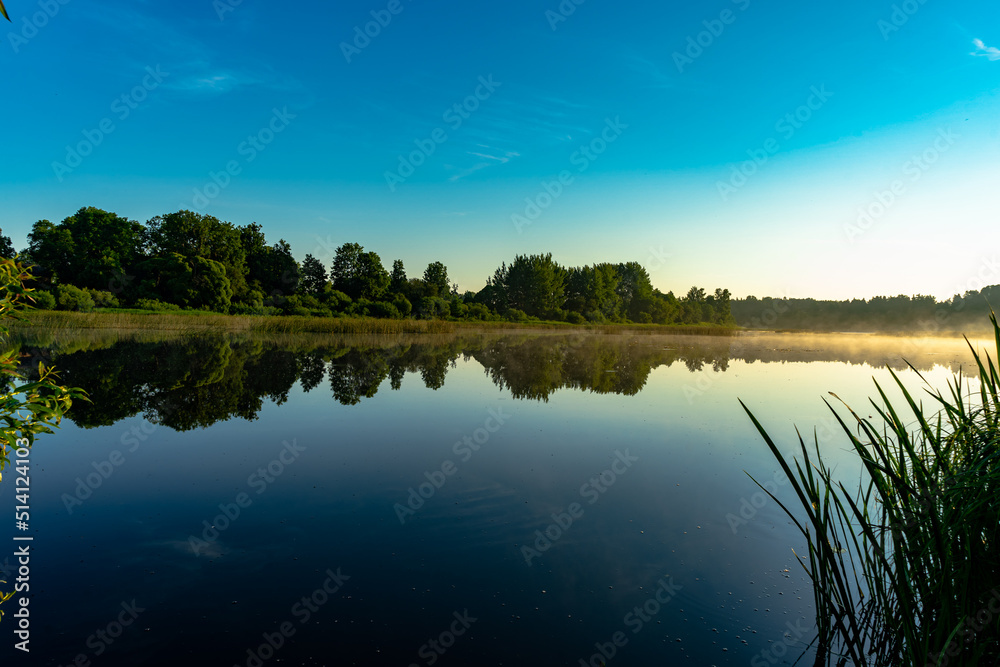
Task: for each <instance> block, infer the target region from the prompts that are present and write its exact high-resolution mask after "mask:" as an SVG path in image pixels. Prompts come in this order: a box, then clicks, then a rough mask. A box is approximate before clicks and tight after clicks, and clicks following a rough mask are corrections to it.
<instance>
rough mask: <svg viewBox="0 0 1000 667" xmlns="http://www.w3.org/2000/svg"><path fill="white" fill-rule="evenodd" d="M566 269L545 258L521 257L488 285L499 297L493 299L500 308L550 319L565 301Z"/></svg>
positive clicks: (544, 256) (502, 267) (501, 271)
mask: <svg viewBox="0 0 1000 667" xmlns="http://www.w3.org/2000/svg"><path fill="white" fill-rule="evenodd" d="M565 281H566V270H565V269H563V268H562V267H561V266H559V264H557V263H556V262H555V261H553V259H552V253H548V254H546V255H530V256H529V255H518V256H517V257H515V258H514V261H513V262H512V263H511V265H510V266H507V264H506V263H504V264H503V265H501V266H500V268H498V269H497V270H496V272H495V273H494V274H493V279H492V281H490V283H489V285H490V286H492V287H493V288H494V289H495V290H497V291H499V292H500V294H499V295H497V294H491V295H490V297H491V298H492V300H493V301H494V303H496V304H497V305H498V306H500V305H501V304H503V305H504V306H505V307H506V308H508V309H510V308H512V309H515V310H521V311H524V312H525V313H527V314H528V315H531V316H533V317H551V316H553V315H554V313H555V311H556V310H558V309H559V308H561V307H562V305H563V302H564V301H565V296H564V285H565Z"/></svg>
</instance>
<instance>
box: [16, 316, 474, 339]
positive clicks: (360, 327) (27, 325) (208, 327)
mask: <svg viewBox="0 0 1000 667" xmlns="http://www.w3.org/2000/svg"><path fill="white" fill-rule="evenodd" d="M12 328H13V330H17V331H23V330H25V329H32V328H42V329H45V330H49V331H59V330H66V329H73V330H76V329H113V330H116V331H119V332H124V331H140V330H155V331H176V332H183V333H208V332H220V333H222V332H233V333H243V332H245V333H281V334H284V333H328V334H403V333H445V332H449V331H452V330H453V329H454V325H453V324H452V323H451V322H445V321H442V320H391V319H381V318H374V317H356V318H355V317H340V318H332V317H288V316H251V315H221V314H218V313H198V312H190V313H189V312H184V313H149V314H143V313H129V312H103V313H102V312H96V313H78V312H62V311H36V312H31V313H29V314H28V316H27V319H26V320H25V321H23V322H19V323H17V324H16V325H15V326H14V327H12Z"/></svg>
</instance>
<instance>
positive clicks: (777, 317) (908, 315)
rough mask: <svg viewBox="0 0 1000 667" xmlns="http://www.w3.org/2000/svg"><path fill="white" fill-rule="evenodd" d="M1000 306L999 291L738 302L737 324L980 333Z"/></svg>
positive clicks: (735, 306)
mask: <svg viewBox="0 0 1000 667" xmlns="http://www.w3.org/2000/svg"><path fill="white" fill-rule="evenodd" d="M991 304H992V307H993V308H997V307H998V306H1000V285H992V286H989V287H984V288H983V289H981V290H969V291H966V292H965V293H963V294H956V295H954V296H953V297H951V298H950V299H946V300H944V301H938V300H937V299H936V298H935V297H933V296H926V295H916V296H906V295H903V294H901V295H899V296H891V297H884V296H877V297H873V298H871V299H851V300H849V301H817V300H816V299H787V298H785V299H774V298H771V297H765V298H763V299H758V298H757V297H754V296H749V297H747V298H746V299H733V300H732V303H731V307H732V314H733V317H734V318H735V319H736V323H737V324H738V325H739V326H742V327H748V328H751V329H805V330H812V331H856V332H861V331H899V332H913V333H925V334H933V333H936V332H956V331H979V330H982V329H984V327H985V326H986V325H987V324H988V322H989V312H990V307H991Z"/></svg>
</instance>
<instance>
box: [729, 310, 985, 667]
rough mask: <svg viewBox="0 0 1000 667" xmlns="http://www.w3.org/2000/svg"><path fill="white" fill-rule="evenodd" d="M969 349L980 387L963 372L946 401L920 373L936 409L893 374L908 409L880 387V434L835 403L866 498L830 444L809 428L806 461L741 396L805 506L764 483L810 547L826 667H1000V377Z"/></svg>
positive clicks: (821, 659)
mask: <svg viewBox="0 0 1000 667" xmlns="http://www.w3.org/2000/svg"><path fill="white" fill-rule="evenodd" d="M990 321H991V323H992V325H993V333H994V338H995V341H996V348H997V355H998V357H1000V326H998V324H997V318H996V314H995V313H991V315H990ZM966 342H968V339H966ZM969 348H970V349H971V350H972V358H973V360H974V361H975V369H976V379H977V380H978V385H979V388H978V391H974V390H972V389H970V390H969V391H967V392H964V393H963V384H967V385H968V386H969V387H971V386H972V385H973V384H974V383H972V382H968V380H966V379H964V378H963V376H962V374H961V372H959V373H958V374H957V375H956V376H955V377H954V378H953V379H952V380H951V381H950V382H949V385H948V389H947V393H942V392H941V391H938V390H934V389H932V388H931V387H930V385H929V383H927V381H926V379H925V378H923V376H921V375H920V373H919V371H917V370H916V369H915V368H913V367H912V366H911V367H910V368H911V369H913V371H914V372H916V373H917V375H918V376H919V377H920V379H921V380H923V381H924V383H925V385H926V386H925V388H924V391H925V393H926V394H927V395H928V396H929V397H930V400H931V407H930V408H925V407H924V405H923V403H922V402H918V400H917V398H915V397H914V396H913V394H911V393H910V391H909V390H907V388H906V387H905V386H904V385H903V383H902V381H901V380H900V378H899V377H898V376H897V375H896V373H895V372H893V371H892V370H891V369H890V372H891V373H892V378H893V381H894V382H895V384H896V386H897V387H898V388H899V389H900V390H901V392H902V397H903V400H904V402H905V406H902V405H901V404H900V409H897V407H896V406H893V405H892V403H891V402H890V400H889V398H888V397H887V396H886V393H885V391H883V389H882V387H881V386H879V385H878V383H876V388H877V391H878V397H879V401H876V400H871V403H872V405H873V406H874V409H875V411H876V412H877V414H878V419H877V420H876V421H877V422H878V423H879V425H878V426H876V424H873V423H872V421H870V420H868V419H862V418H861V417H859V416H858V415H857V413H855V412H854V411H853V410H851V409H850V407H848V406H846V404H844V407H845V408H846V409H847V411H848V412H849V413H850V417H849V418H846V419H845V418H842V417H841V415H840V414H839V413H838V411H837V410H836V409H834V407H833V406H832V405H830V403H829V401H826V403H827V406H828V407H829V408H830V410H831V411H833V413H834V415H836V418H837V420H838V422H839V423H840V425H841V427H842V428H843V431H844V434H845V436H846V439H847V440H849V442H850V443H851V445H852V447H853V451H854V452H855V453H856V454H857V456H858V457H859V459H860V461H861V463H862V464H863V476H862V480H861V483H860V485H859V487H858V488H857V489H856V490H854V491H853V492H852V491H849V490H848V488H847V487H846V486H845V485H844V483H843V482H842V481H839V480H838V479H837V478H836V477H835V475H834V472H833V470H832V469H831V468H830V467H829V466H828V465H827V464H826V463H825V462H824V460H823V457H822V456H821V454H820V451H819V446H818V445H819V443H818V440H817V441H816V442H815V446H814V447H811V448H807V447H806V443H805V440H804V439H803V438H802V435H801V433H800V434H799V438H798V439H799V450H800V452H801V459H800V458H799V457H792V458H791V461H789V460H788V458H787V457H785V456H784V455H782V453H781V452H780V451H779V450H778V448H777V447H776V446H775V443H774V441H773V440H772V439H771V437H770V436H769V435H768V434H767V432H766V431H765V429H764V427H763V426H762V425H761V424H760V422H759V421H758V420H757V419H756V417H754V415H753V414H752V413H751V412H750V410H749V409H748V408H747V406H746V405H744V404H743V403H742V401H741V405H743V408H744V410H746V412H747V414H748V415H750V419H751V420H752V421H753V424H754V426H755V427H756V428H757V430H758V431H759V432H760V434H761V436H763V438H764V441H765V442H766V443H767V446H768V447H769V448H770V450H771V453H772V454H773V455H774V456H775V458H776V459H777V461H778V463H779V465H780V466H781V468H782V469H783V470H784V472H785V474H786V475H787V476H788V478H789V480H790V481H791V484H792V487H793V489H794V493H795V496H796V500H797V501H798V502H797V504H798V508H797V509H798V511H796V512H793V511H792V510H791V509H790V508H789V507H788V506H786V505H785V504H782V502H781V501H780V500H779V499H778V498H776V497H775V496H774V495H773V494H771V493H770V492H768V491H767V490H766V489H764V491H765V492H767V493H768V495H770V496H771V497H772V498H773V499H774V500H775V501H776V502H778V504H779V505H780V506H781V508H782V509H783V510H784V511H785V513H786V514H788V516H789V517H790V518H791V519H792V521H793V522H794V523H795V525H796V526H797V527H798V529H799V530H800V531H801V532H802V534H803V535H804V536H805V538H806V541H807V543H808V550H809V553H808V555H807V556H805V557H801V558H800V562H801V563H802V564H803V567H804V568H805V569H806V571H807V573H808V574H809V577H810V578H811V579H812V583H813V591H814V597H815V606H816V623H817V628H818V636H817V646H818V655H817V659H816V664H817V665H820V664H831V663H833V664H837V665H847V664H853V665H858V666H868V665H871V666H903V665H905V666H906V667H925V666H933V667H945V665H947V666H948V667H955V666H957V665H1000V541H998V538H1000V420H998V416H1000V402H998V393H1000V371H998V367H997V364H996V363H995V362H994V360H993V359H992V358H991V357H990V355H989V354H988V353H984V354H983V355H980V354H979V352H977V350H976V349H975V348H974V347H973V346H972V344H971V343H969ZM832 395H833V396H834V397H835V398H836V394H832ZM837 400H838V401H839V400H840V399H839V398H838V399H837ZM841 403H843V402H842V401H841ZM904 416H905V417H906V419H907V420H910V421H906V420H904ZM793 467H794V473H793V470H792V469H793ZM754 481H755V482H756V480H754ZM758 486H760V484H759V483H758ZM761 488H762V489H763V487H761ZM790 504H792V505H794V504H795V503H794V502H793V503H790Z"/></svg>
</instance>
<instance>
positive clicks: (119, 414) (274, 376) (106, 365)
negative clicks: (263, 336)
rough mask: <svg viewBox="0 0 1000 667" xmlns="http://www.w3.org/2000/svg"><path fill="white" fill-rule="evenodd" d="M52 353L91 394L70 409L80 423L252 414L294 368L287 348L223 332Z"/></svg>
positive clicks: (288, 381) (178, 422) (282, 394)
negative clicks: (214, 335)
mask: <svg viewBox="0 0 1000 667" xmlns="http://www.w3.org/2000/svg"><path fill="white" fill-rule="evenodd" d="M57 356H58V364H59V368H60V371H61V372H62V374H63V377H64V378H65V379H66V380H68V381H71V382H73V383H75V386H79V387H83V388H84V389H86V391H87V392H88V393H89V395H90V399H91V402H89V403H88V402H82V401H81V402H79V403H78V404H77V405H76V406H75V407H74V409H73V410H72V411H71V412H70V413H69V415H68V417H69V419H70V420H72V421H73V422H74V423H75V424H77V425H78V426H81V427H83V428H93V427H96V426H107V425H110V424H114V423H115V422H117V421H119V420H121V419H125V418H126V417H131V416H134V415H137V414H143V415H144V416H145V417H146V419H148V420H149V421H150V422H152V423H155V424H163V425H165V426H169V427H171V428H173V429H176V430H179V431H186V430H190V429H193V428H199V427H204V426H209V425H211V424H214V423H215V422H217V421H224V420H226V419H230V418H232V417H242V418H243V419H248V420H252V419H256V417H257V413H258V412H259V411H260V409H261V407H262V405H263V399H264V398H267V399H270V400H272V401H274V402H275V403H278V404H281V403H283V402H285V401H286V400H287V399H288V390H289V389H290V388H291V387H292V385H293V384H294V383H295V380H296V378H297V377H298V374H299V367H298V362H297V360H296V356H295V354H294V353H293V352H290V351H281V350H273V349H272V350H265V349H264V348H263V346H262V344H261V343H259V342H229V341H227V340H225V339H222V338H207V339H198V340H187V341H184V342H182V343H134V342H123V343H116V344H114V345H111V346H109V347H105V348H99V349H94V350H81V351H78V352H74V353H72V354H60V355H57Z"/></svg>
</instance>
